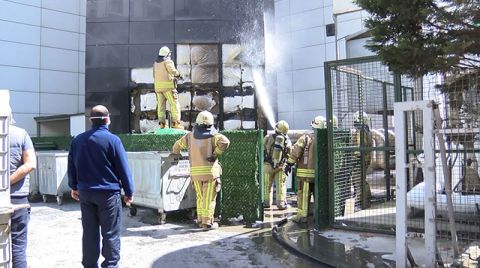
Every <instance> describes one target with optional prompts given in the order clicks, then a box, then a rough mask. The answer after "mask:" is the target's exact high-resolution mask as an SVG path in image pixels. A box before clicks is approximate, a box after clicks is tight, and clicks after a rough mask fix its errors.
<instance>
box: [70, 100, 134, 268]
mask: <svg viewBox="0 0 480 268" xmlns="http://www.w3.org/2000/svg"><path fill="white" fill-rule="evenodd" d="M90 120H91V122H92V129H91V130H89V131H86V132H84V133H82V134H80V135H78V136H77V137H76V138H75V139H74V140H73V141H72V144H71V146H70V152H69V154H68V185H69V186H70V188H72V192H71V195H72V198H74V199H75V200H77V201H80V208H81V212H82V226H83V238H82V250H83V257H82V264H83V266H84V267H98V265H97V261H98V258H99V256H100V232H101V234H102V245H103V248H102V255H103V257H104V258H105V261H104V262H102V265H101V266H102V267H118V262H119V260H120V227H121V214H122V213H121V212H122V203H121V200H120V189H121V188H123V190H124V192H125V197H124V201H125V203H130V202H132V201H133V181H132V175H131V172H130V169H129V167H128V162H127V154H126V152H125V149H124V147H123V145H122V142H121V141H120V138H119V137H118V136H116V135H114V134H112V133H110V131H109V130H108V125H109V124H110V116H109V112H108V110H107V108H106V107H105V106H102V105H97V106H95V107H93V108H92V111H91V113H90Z"/></svg>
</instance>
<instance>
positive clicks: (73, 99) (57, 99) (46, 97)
mask: <svg viewBox="0 0 480 268" xmlns="http://www.w3.org/2000/svg"><path fill="white" fill-rule="evenodd" d="M52 103H54V104H55V105H52ZM77 105H78V95H68V94H50V93H43V94H41V95H40V113H41V114H75V113H78V110H79V109H78V106H77Z"/></svg>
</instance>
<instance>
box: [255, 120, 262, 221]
mask: <svg viewBox="0 0 480 268" xmlns="http://www.w3.org/2000/svg"><path fill="white" fill-rule="evenodd" d="M257 143H258V148H259V150H258V165H259V167H258V172H259V173H260V174H258V178H259V184H260V196H259V197H258V202H259V204H258V208H259V209H258V210H259V220H261V221H263V216H264V215H263V201H264V200H263V191H264V190H263V189H264V186H263V185H264V178H263V153H264V152H263V147H264V145H263V129H259V130H258V142H257Z"/></svg>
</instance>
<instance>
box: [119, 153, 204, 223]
mask: <svg viewBox="0 0 480 268" xmlns="http://www.w3.org/2000/svg"><path fill="white" fill-rule="evenodd" d="M127 154H128V163H129V166H130V168H131V171H132V175H133V181H134V185H135V193H134V198H133V204H132V205H131V206H130V215H131V216H135V215H136V213H137V209H136V207H135V206H141V207H147V208H153V209H156V210H157V211H158V213H159V223H160V224H163V223H165V220H166V213H167V212H170V211H176V210H182V209H191V211H192V213H194V211H195V210H194V209H193V208H195V206H196V203H195V202H196V197H195V192H194V190H193V187H192V183H191V178H190V163H189V161H188V158H187V157H186V155H187V154H183V155H182V157H181V158H180V159H179V160H178V161H176V160H175V159H174V158H173V157H171V156H169V155H170V152H128V153H127Z"/></svg>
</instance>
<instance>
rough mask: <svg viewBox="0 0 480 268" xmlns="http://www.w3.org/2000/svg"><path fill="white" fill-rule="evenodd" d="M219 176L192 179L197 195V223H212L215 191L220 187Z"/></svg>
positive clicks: (215, 197)
mask: <svg viewBox="0 0 480 268" xmlns="http://www.w3.org/2000/svg"><path fill="white" fill-rule="evenodd" d="M221 185H222V184H221V181H220V178H217V179H212V180H208V181H193V187H194V189H195V193H196V196H197V217H198V223H201V224H207V225H210V224H213V220H214V216H213V215H214V213H215V205H216V199H217V193H218V192H219V191H220V189H221Z"/></svg>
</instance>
